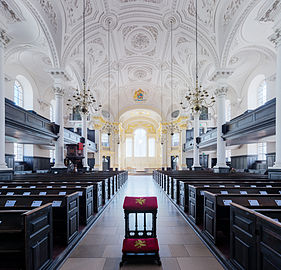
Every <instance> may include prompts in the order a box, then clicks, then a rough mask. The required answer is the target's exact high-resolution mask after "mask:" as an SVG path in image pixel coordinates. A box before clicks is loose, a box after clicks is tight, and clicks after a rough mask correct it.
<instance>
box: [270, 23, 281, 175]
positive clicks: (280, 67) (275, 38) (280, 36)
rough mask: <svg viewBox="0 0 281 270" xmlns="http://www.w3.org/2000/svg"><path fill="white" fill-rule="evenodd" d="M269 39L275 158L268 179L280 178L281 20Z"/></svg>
mask: <svg viewBox="0 0 281 270" xmlns="http://www.w3.org/2000/svg"><path fill="white" fill-rule="evenodd" d="M270 40H271V41H272V42H274V43H275V44H276V47H277V66H276V151H275V152H276V159H275V164H274V166H273V167H271V168H268V177H269V178H270V179H281V20H280V22H279V25H278V27H276V30H275V33H274V34H273V35H272V36H271V37H270Z"/></svg>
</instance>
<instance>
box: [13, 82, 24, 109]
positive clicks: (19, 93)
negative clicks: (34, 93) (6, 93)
mask: <svg viewBox="0 0 281 270" xmlns="http://www.w3.org/2000/svg"><path fill="white" fill-rule="evenodd" d="M14 102H15V104H16V105H18V106H20V107H23V88H22V85H21V84H20V82H19V81H17V80H16V81H15V84H14Z"/></svg>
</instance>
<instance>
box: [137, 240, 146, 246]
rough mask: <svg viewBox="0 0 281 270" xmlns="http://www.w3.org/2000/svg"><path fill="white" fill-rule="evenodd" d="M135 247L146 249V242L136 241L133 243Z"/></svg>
mask: <svg viewBox="0 0 281 270" xmlns="http://www.w3.org/2000/svg"><path fill="white" fill-rule="evenodd" d="M135 247H136V248H142V247H146V242H145V241H144V240H137V241H136V242H135Z"/></svg>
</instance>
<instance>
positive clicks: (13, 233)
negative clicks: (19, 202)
mask: <svg viewBox="0 0 281 270" xmlns="http://www.w3.org/2000/svg"><path fill="white" fill-rule="evenodd" d="M52 223H53V222H52V205H51V204H45V205H42V206H41V207H37V208H35V209H33V210H25V209H19V208H18V210H7V209H5V210H0V269H26V270H33V269H45V268H46V267H47V266H48V265H49V264H50V263H51V261H52V257H53V227H52Z"/></svg>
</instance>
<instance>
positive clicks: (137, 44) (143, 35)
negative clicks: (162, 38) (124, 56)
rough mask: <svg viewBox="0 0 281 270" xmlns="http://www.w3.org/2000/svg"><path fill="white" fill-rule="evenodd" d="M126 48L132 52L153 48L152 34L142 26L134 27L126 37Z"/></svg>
mask: <svg viewBox="0 0 281 270" xmlns="http://www.w3.org/2000/svg"><path fill="white" fill-rule="evenodd" d="M125 44H126V48H127V49H128V50H129V51H131V52H134V53H147V52H151V51H153V50H154V48H155V45H156V42H155V38H154V37H153V35H152V34H151V33H150V32H149V31H147V30H146V29H143V28H136V29H134V30H133V31H131V32H130V33H129V34H128V36H127V38H126V42H125Z"/></svg>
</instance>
